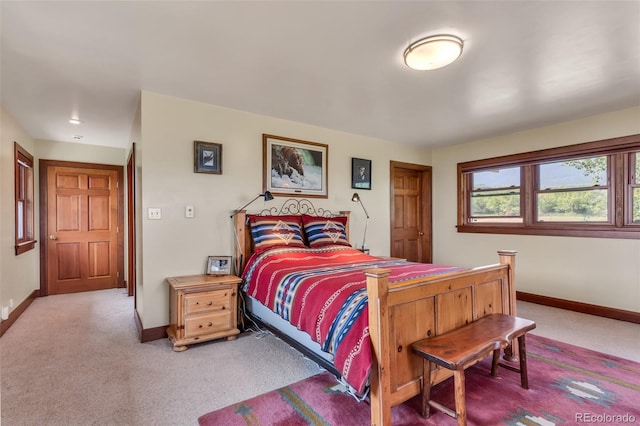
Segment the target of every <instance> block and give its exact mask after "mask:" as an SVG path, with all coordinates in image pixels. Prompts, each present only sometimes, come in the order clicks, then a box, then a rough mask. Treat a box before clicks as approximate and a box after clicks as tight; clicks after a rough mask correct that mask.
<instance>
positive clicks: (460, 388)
mask: <svg viewBox="0 0 640 426" xmlns="http://www.w3.org/2000/svg"><path fill="white" fill-rule="evenodd" d="M453 380H454V385H455V395H456V419H457V420H458V426H467V406H466V405H465V398H464V369H460V370H454V372H453Z"/></svg>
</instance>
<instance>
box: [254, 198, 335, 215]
mask: <svg viewBox="0 0 640 426" xmlns="http://www.w3.org/2000/svg"><path fill="white" fill-rule="evenodd" d="M258 214H259V215H260V216H283V215H294V216H297V215H303V214H307V215H309V216H320V217H333V216H340V215H342V214H344V212H339V213H333V212H332V211H331V210H327V209H324V208H322V207H316V206H314V205H313V203H312V202H311V200H308V199H306V198H301V199H296V198H289V199H287V200H285V202H284V203H282V205H281V206H280V207H271V208H270V209H264V210H262V211H260V213H258Z"/></svg>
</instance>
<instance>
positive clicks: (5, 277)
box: [0, 107, 40, 308]
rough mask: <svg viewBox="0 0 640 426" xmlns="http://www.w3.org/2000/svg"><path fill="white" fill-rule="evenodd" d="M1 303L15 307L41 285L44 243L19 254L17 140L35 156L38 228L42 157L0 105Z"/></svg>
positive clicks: (36, 228) (26, 135)
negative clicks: (39, 166)
mask: <svg viewBox="0 0 640 426" xmlns="http://www.w3.org/2000/svg"><path fill="white" fill-rule="evenodd" d="M0 129H2V130H1V131H0V200H1V201H0V305H1V306H2V307H5V306H9V300H10V299H13V302H14V308H15V307H16V306H17V305H19V304H20V303H22V302H23V301H24V300H25V299H26V298H27V297H28V296H29V295H30V294H31V293H32V292H33V291H34V290H37V289H39V288H40V270H39V268H40V257H39V251H40V243H39V242H38V243H37V244H36V245H35V248H34V249H33V250H29V251H28V252H25V253H23V254H21V255H19V256H16V255H15V211H14V209H15V186H14V185H15V180H14V153H13V143H14V141H15V142H18V144H20V146H22V147H23V148H24V149H26V150H27V151H28V152H29V153H30V154H31V155H33V157H34V166H35V167H34V168H35V170H34V172H35V173H34V180H35V185H36V186H35V188H34V197H35V204H36V205H35V209H34V222H35V223H34V225H35V230H34V233H35V239H36V240H40V237H39V232H38V211H39V210H38V202H37V200H38V187H37V182H38V167H37V165H38V157H37V153H36V149H35V143H34V141H33V139H32V138H31V137H30V136H29V135H28V134H27V133H26V132H25V131H24V130H23V129H22V127H20V124H18V122H17V121H16V120H15V119H14V118H13V116H12V115H11V114H9V113H8V112H7V111H6V110H5V109H4V108H1V107H0Z"/></svg>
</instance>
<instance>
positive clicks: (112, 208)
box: [41, 162, 123, 294]
mask: <svg viewBox="0 0 640 426" xmlns="http://www.w3.org/2000/svg"><path fill="white" fill-rule="evenodd" d="M52 163H55V162H52ZM73 164H74V163H63V162H58V163H57V164H45V166H44V169H46V170H43V167H41V173H42V172H43V171H45V172H46V179H45V181H46V186H45V191H46V196H45V197H46V204H45V206H44V212H43V221H44V222H45V225H46V226H45V227H44V229H43V231H45V233H44V234H42V238H43V239H46V240H45V241H46V244H43V245H46V250H45V256H44V258H45V262H46V268H45V269H46V272H45V273H46V293H47V294H61V293H75V292H80V291H90V290H102V289H107V288H114V287H119V286H122V284H123V282H121V278H120V277H121V275H122V271H123V261H122V259H123V253H122V249H121V246H122V244H121V240H122V237H121V236H120V235H119V228H120V222H121V216H122V214H121V212H120V205H121V204H122V203H121V201H120V199H121V193H120V191H119V181H120V180H122V179H121V176H122V167H119V166H102V167H96V166H97V165H85V166H84V167H81V166H78V167H76V166H74V165H73ZM79 164H83V163H79ZM87 166H88V167H87ZM41 188H42V187H41Z"/></svg>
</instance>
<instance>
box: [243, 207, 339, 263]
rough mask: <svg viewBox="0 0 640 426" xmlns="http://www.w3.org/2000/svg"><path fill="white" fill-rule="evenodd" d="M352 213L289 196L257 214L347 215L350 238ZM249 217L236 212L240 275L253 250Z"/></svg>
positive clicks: (245, 212)
mask: <svg viewBox="0 0 640 426" xmlns="http://www.w3.org/2000/svg"><path fill="white" fill-rule="evenodd" d="M350 213H351V212H350V211H345V210H341V211H339V212H337V213H336V212H332V211H331V210H328V209H325V208H323V207H316V206H314V205H313V203H312V202H311V200H308V199H306V198H299V199H298V198H288V199H286V200H285V201H284V202H283V203H282V205H281V206H280V207H277V206H276V207H271V208H268V209H263V210H261V211H260V212H257V213H255V214H257V215H259V216H285V215H286V216H301V215H303V214H306V215H309V216H319V217H335V216H346V217H347V225H346V229H345V231H346V234H347V239H348V238H349V214H350ZM248 219H249V218H248V214H247V211H246V210H240V211H237V212H236V213H235V220H234V226H235V232H236V235H237V236H238V241H237V242H238V244H237V247H236V253H235V256H236V264H237V270H236V274H238V275H240V274H241V273H242V271H243V270H244V267H245V264H246V262H247V260H248V259H249V256H250V255H251V250H252V243H251V228H250V227H249V223H248Z"/></svg>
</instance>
